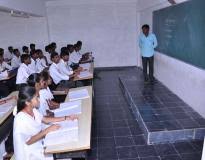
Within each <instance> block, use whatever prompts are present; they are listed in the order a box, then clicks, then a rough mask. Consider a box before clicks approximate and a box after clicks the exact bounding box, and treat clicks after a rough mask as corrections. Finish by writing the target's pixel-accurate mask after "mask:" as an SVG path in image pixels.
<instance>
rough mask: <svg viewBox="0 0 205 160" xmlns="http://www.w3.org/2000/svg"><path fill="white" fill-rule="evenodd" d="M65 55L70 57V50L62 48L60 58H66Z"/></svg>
mask: <svg viewBox="0 0 205 160" xmlns="http://www.w3.org/2000/svg"><path fill="white" fill-rule="evenodd" d="M65 55H69V53H68V48H67V47H62V48H61V54H60V56H61V57H62V56H65Z"/></svg>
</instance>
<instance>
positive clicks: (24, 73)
mask: <svg viewBox="0 0 205 160" xmlns="http://www.w3.org/2000/svg"><path fill="white" fill-rule="evenodd" d="M30 63H31V58H30V56H29V55H28V54H23V55H22V56H21V65H20V67H19V69H18V72H17V76H16V84H17V85H18V87H20V86H21V85H23V84H26V83H27V78H28V77H29V76H30V75H31V72H30V69H29V68H28V65H29V64H30Z"/></svg>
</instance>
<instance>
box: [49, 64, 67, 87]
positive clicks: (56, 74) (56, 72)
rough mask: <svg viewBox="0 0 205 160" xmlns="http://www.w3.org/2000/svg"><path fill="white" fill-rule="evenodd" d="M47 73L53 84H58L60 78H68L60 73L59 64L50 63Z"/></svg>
mask: <svg viewBox="0 0 205 160" xmlns="http://www.w3.org/2000/svg"><path fill="white" fill-rule="evenodd" d="M49 73H50V75H51V77H52V79H53V82H54V83H55V84H58V83H59V82H60V81H62V80H69V76H68V75H65V74H63V73H61V71H60V69H59V66H58V65H57V64H55V63H52V65H51V66H50V68H49Z"/></svg>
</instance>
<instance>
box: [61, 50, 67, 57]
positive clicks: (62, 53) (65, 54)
mask: <svg viewBox="0 0 205 160" xmlns="http://www.w3.org/2000/svg"><path fill="white" fill-rule="evenodd" d="M64 56H69V53H68V51H65V52H64V51H63V52H61V54H60V57H61V58H62V57H64Z"/></svg>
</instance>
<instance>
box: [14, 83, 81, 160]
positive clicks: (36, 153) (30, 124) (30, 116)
mask: <svg viewBox="0 0 205 160" xmlns="http://www.w3.org/2000/svg"><path fill="white" fill-rule="evenodd" d="M38 104H39V102H38V93H37V92H36V90H35V88H34V87H29V86H25V87H23V88H21V90H20V92H19V97H18V102H17V109H18V114H17V115H16V116H15V119H14V131H13V137H14V155H15V160H22V159H23V160H34V159H35V160H44V159H45V155H44V148H43V144H42V139H43V138H44V137H45V136H46V135H47V134H48V133H49V132H52V131H55V130H58V129H59V128H60V126H59V125H57V124H53V125H51V126H50V127H48V128H46V129H43V128H42V123H45V124H49V123H54V122H60V121H64V120H74V119H76V118H77V117H76V116H65V117H58V118H57V117H56V118H53V117H52V118H51V117H43V115H41V114H40V113H39V112H38V110H37V109H36V106H38Z"/></svg>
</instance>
